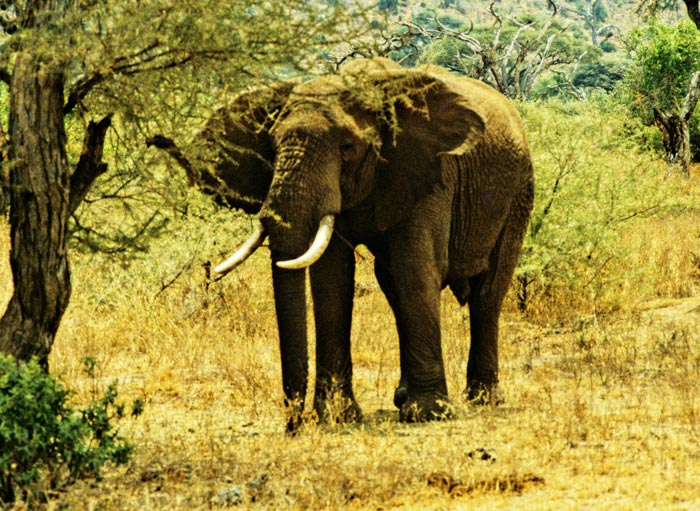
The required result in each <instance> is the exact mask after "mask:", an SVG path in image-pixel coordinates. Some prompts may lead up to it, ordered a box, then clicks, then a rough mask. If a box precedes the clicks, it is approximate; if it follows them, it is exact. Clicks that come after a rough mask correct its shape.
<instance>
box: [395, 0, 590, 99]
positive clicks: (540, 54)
mask: <svg viewBox="0 0 700 511" xmlns="http://www.w3.org/2000/svg"><path fill="white" fill-rule="evenodd" d="M489 13H490V15H491V16H492V18H493V20H494V22H493V25H492V26H488V27H487V26H480V27H477V28H475V27H474V26H473V24H472V25H470V26H469V27H464V28H453V27H450V26H448V25H446V24H444V23H442V22H441V20H440V19H439V18H436V19H435V26H434V27H432V26H430V27H429V26H425V25H423V24H420V23H416V22H410V23H405V24H404V26H405V31H404V32H403V33H400V34H397V35H396V36H395V37H394V39H395V40H401V41H402V42H404V44H403V45H402V46H401V49H404V48H406V47H409V45H408V44H406V41H410V40H411V39H419V38H420V39H422V40H425V41H428V44H427V46H426V47H425V48H423V49H422V51H423V57H422V58H423V59H424V60H429V61H432V62H435V63H437V64H440V65H442V66H444V67H447V68H449V69H451V70H453V71H455V72H458V73H461V74H464V75H467V76H470V77H472V78H476V79H478V80H481V81H484V82H486V83H488V84H490V85H491V86H493V87H494V88H495V89H497V90H498V91H500V92H501V93H503V94H504V95H506V96H508V97H510V98H513V99H520V100H522V99H525V98H527V97H528V95H529V94H530V92H531V90H532V87H533V85H534V84H535V82H536V81H537V80H538V79H539V78H540V77H541V76H542V75H543V73H544V72H545V71H547V70H552V69H553V68H554V67H555V66H558V65H560V64H567V63H571V62H573V61H575V60H576V58H577V57H578V56H580V54H581V53H584V52H585V51H584V50H583V49H581V48H573V47H572V46H571V45H570V44H569V43H570V41H569V40H568V39H569V38H564V37H561V35H562V34H563V33H564V32H565V31H566V28H565V27H564V26H562V25H561V24H559V23H558V21H557V14H558V13H559V7H558V5H557V4H556V3H554V2H553V1H551V0H548V12H547V13H546V15H537V16H534V15H531V14H528V13H524V14H521V15H519V16H503V15H502V14H500V13H499V11H498V10H497V9H496V6H495V3H491V5H490V6H489ZM565 39H567V41H566V42H563V41H564V40H565ZM395 46H397V45H396V44H395ZM414 48H416V49H417V48H418V46H417V45H414ZM574 54H576V55H574Z"/></svg>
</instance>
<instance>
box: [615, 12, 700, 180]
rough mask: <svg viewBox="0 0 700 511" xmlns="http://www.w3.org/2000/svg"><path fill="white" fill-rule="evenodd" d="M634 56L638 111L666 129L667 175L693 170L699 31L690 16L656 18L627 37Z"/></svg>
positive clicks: (631, 74)
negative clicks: (679, 20)
mask: <svg viewBox="0 0 700 511" xmlns="http://www.w3.org/2000/svg"><path fill="white" fill-rule="evenodd" d="M627 45H628V49H629V51H630V54H631V56H632V59H633V65H632V66H631V67H630V69H629V71H628V74H627V76H626V78H625V84H626V87H627V89H628V90H629V91H630V98H631V102H632V105H633V109H634V111H635V112H636V113H637V114H638V115H640V116H641V117H643V118H644V119H645V120H646V121H647V122H649V123H651V122H654V123H655V124H656V125H657V126H658V128H659V129H660V130H661V134H662V136H663V141H664V149H665V151H666V161H667V163H668V166H667V175H668V174H673V173H680V174H682V175H684V176H688V175H689V168H690V119H691V117H692V115H693V112H694V111H695V107H696V105H697V101H698V95H699V94H700V90H699V89H698V78H699V77H700V31H698V30H697V29H696V27H695V26H694V25H693V23H691V22H690V21H684V22H682V23H678V24H676V25H666V24H663V23H659V22H656V21H652V22H651V23H650V24H649V25H647V26H644V27H641V28H638V29H635V30H634V31H633V32H632V33H631V34H630V36H629V38H628V40H627Z"/></svg>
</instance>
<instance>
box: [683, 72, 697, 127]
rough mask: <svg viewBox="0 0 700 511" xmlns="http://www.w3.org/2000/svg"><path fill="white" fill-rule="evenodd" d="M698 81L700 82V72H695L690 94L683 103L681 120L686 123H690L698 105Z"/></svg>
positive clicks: (690, 85) (689, 87)
mask: <svg viewBox="0 0 700 511" xmlns="http://www.w3.org/2000/svg"><path fill="white" fill-rule="evenodd" d="M698 81H700V71H695V72H694V73H693V75H692V76H691V77H690V83H689V84H688V94H686V96H685V100H684V101H683V109H682V110H681V118H682V119H685V120H686V121H689V120H690V118H691V117H692V116H693V112H694V111H695V106H696V105H697V104H698V95H700V89H698Z"/></svg>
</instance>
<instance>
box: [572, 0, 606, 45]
mask: <svg viewBox="0 0 700 511" xmlns="http://www.w3.org/2000/svg"><path fill="white" fill-rule="evenodd" d="M563 9H564V10H565V11H567V12H569V13H571V14H573V15H575V16H578V17H579V18H581V19H582V20H583V22H584V24H585V26H586V28H587V29H588V32H589V34H590V37H591V43H592V44H593V45H594V46H598V45H599V44H600V40H599V37H600V36H604V37H605V35H606V34H607V33H608V32H610V31H611V30H615V31H617V30H618V29H617V28H616V27H614V26H613V25H610V24H607V23H606V22H607V19H608V10H607V8H606V6H605V2H604V0H579V1H577V2H576V3H575V4H574V6H573V7H564V8H563Z"/></svg>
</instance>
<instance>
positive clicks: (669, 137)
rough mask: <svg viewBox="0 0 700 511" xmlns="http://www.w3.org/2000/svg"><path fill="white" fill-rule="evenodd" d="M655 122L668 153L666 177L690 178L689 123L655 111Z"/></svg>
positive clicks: (657, 110) (677, 116) (674, 115)
mask: <svg viewBox="0 0 700 511" xmlns="http://www.w3.org/2000/svg"><path fill="white" fill-rule="evenodd" d="M654 122H655V123H656V125H657V126H658V128H659V129H660V130H661V136H662V137H663V141H664V150H665V151H666V177H669V176H671V175H673V174H680V175H681V176H683V177H690V131H689V127H688V121H687V120H685V119H684V118H683V117H681V116H680V115H677V114H673V115H666V114H665V113H663V112H662V111H661V110H659V109H657V108H655V109H654Z"/></svg>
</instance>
